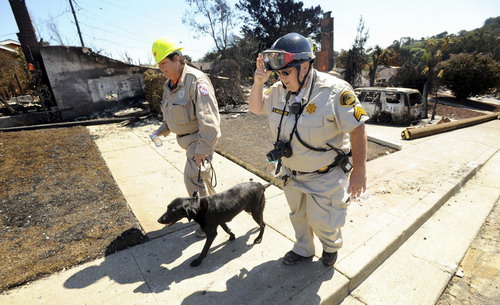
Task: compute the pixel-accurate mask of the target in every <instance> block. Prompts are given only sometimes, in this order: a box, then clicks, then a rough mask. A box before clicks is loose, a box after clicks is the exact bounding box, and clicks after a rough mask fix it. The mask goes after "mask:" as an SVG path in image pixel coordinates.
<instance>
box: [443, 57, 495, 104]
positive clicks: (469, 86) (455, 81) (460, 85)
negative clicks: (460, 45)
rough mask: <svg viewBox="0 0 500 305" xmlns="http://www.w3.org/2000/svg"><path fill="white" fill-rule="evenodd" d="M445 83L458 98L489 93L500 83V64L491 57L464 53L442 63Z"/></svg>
mask: <svg viewBox="0 0 500 305" xmlns="http://www.w3.org/2000/svg"><path fill="white" fill-rule="evenodd" d="M441 68H442V69H443V70H444V75H443V83H444V85H445V86H446V87H447V88H448V89H450V90H451V91H452V92H453V94H454V95H455V97H456V98H458V99H463V98H467V97H470V96H474V95H479V94H484V93H487V92H488V91H489V90H490V89H492V88H494V87H495V86H496V85H497V84H498V82H499V81H500V64H499V63H498V62H496V61H495V60H494V59H493V58H492V57H491V55H489V54H488V55H483V54H480V53H472V54H468V53H462V54H455V55H451V58H450V59H448V60H447V61H444V62H442V63H441Z"/></svg>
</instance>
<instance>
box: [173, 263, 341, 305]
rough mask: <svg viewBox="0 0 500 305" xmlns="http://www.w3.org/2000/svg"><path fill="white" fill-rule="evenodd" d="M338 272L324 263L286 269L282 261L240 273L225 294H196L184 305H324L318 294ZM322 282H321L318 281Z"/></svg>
mask: <svg viewBox="0 0 500 305" xmlns="http://www.w3.org/2000/svg"><path fill="white" fill-rule="evenodd" d="M334 272H335V269H333V268H326V267H324V266H323V265H322V263H321V261H315V262H311V261H307V262H303V263H301V264H299V265H296V266H285V265H283V264H282V262H281V259H280V260H273V261H269V262H265V263H263V264H261V265H259V266H256V267H255V268H253V269H252V270H250V271H248V270H247V269H246V268H241V269H240V273H239V274H237V275H235V276H233V277H232V278H230V279H229V280H227V282H226V288H227V290H226V291H206V290H201V291H196V292H194V293H192V294H191V295H189V296H188V297H186V298H185V299H184V300H183V302H182V303H181V304H182V305H198V304H255V305H260V304H308V305H316V304H320V303H321V297H320V296H319V295H318V291H319V288H320V287H321V284H322V283H323V282H324V281H328V280H330V279H331V278H332V277H333V275H334ZM318 279H319V280H318Z"/></svg>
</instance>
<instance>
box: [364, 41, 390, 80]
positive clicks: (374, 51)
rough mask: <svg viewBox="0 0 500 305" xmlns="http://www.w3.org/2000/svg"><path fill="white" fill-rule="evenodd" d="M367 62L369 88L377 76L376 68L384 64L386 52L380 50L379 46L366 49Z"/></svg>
mask: <svg viewBox="0 0 500 305" xmlns="http://www.w3.org/2000/svg"><path fill="white" fill-rule="evenodd" d="M368 55H369V61H368V64H367V65H368V68H369V75H370V87H372V86H373V84H374V83H375V77H376V76H377V68H378V66H379V65H382V64H384V63H385V62H384V59H385V57H386V55H387V52H386V50H384V49H382V48H381V47H380V46H379V45H376V46H375V47H373V48H370V49H368Z"/></svg>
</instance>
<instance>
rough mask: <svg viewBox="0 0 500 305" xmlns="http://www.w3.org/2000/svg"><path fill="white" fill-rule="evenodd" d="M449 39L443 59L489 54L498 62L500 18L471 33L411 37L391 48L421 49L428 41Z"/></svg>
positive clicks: (402, 39) (488, 20) (487, 22)
mask: <svg viewBox="0 0 500 305" xmlns="http://www.w3.org/2000/svg"><path fill="white" fill-rule="evenodd" d="M445 37H450V38H452V39H453V43H452V44H451V45H450V47H449V48H448V49H447V50H446V52H445V54H444V55H445V56H444V59H447V58H448V57H449V56H450V54H458V53H474V52H478V53H484V54H486V53H490V54H491V55H492V56H493V58H494V59H495V60H496V61H500V16H498V17H492V18H488V19H486V21H485V22H484V25H483V26H482V27H480V28H478V29H474V30H471V31H465V30H462V31H460V32H458V33H456V34H449V33H448V32H442V33H440V34H436V35H434V36H432V37H427V38H421V39H420V40H415V39H413V38H411V37H403V38H401V39H400V40H399V41H395V42H394V43H393V45H392V46H391V47H395V48H399V47H401V48H407V49H415V48H423V46H424V43H425V41H426V40H428V39H442V38H445Z"/></svg>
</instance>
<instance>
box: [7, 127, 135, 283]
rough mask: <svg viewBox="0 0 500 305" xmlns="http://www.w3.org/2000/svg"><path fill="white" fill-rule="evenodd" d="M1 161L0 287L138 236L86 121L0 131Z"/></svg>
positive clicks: (108, 250) (97, 254) (96, 254)
mask: <svg viewBox="0 0 500 305" xmlns="http://www.w3.org/2000/svg"><path fill="white" fill-rule="evenodd" d="M0 165H1V169H2V170H1V171H0V185H1V186H0V214H1V217H0V227H1V233H0V256H1V257H2V260H0V278H1V279H2V281H1V284H0V291H3V290H5V289H8V288H11V287H14V286H17V285H20V284H22V283H24V282H26V281H30V280H33V279H36V278H38V277H40V276H42V275H44V274H50V273H52V272H54V271H57V270H61V269H63V268H68V267H70V266H73V265H76V264H79V263H83V262H86V261H89V260H92V259H95V258H97V257H102V256H103V255H104V254H107V253H112V252H114V251H116V250H119V249H120V247H122V248H123V246H125V247H126V246H127V245H133V244H137V243H139V242H141V241H143V240H144V238H143V235H142V233H141V232H140V230H139V229H140V226H139V224H138V222H137V220H136V219H135V217H134V216H133V214H132V212H131V211H130V209H129V207H128V205H127V203H126V201H125V199H124V197H123V195H122V194H121V192H120V190H119V189H118V187H117V185H116V183H115V181H114V180H113V178H112V176H111V173H110V172H109V170H108V168H107V166H106V164H105V162H104V160H103V159H102V157H101V155H100V152H99V150H98V149H97V147H96V145H95V144H94V143H93V141H92V139H91V137H90V135H89V133H88V131H87V129H86V128H84V127H75V128H62V129H46V130H38V131H21V132H12V133H0ZM124 232H126V234H127V238H126V239H127V240H126V241H124V244H122V245H118V244H117V241H119V240H122V241H123V238H120V235H121V234H122V233H124ZM117 237H118V238H117Z"/></svg>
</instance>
